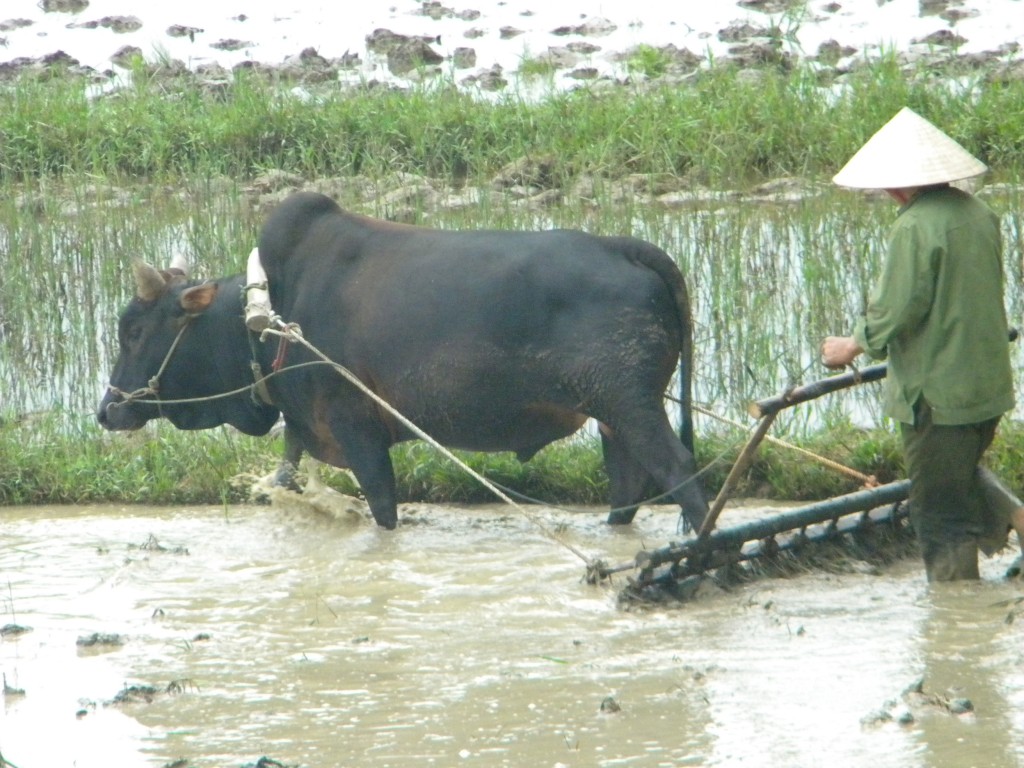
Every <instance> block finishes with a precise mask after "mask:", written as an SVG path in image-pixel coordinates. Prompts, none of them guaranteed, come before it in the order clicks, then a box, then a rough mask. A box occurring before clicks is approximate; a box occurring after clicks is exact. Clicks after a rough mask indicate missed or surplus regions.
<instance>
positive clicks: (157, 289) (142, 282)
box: [132, 259, 167, 301]
mask: <svg viewBox="0 0 1024 768" xmlns="http://www.w3.org/2000/svg"><path fill="white" fill-rule="evenodd" d="M132 272H133V273H134V274H135V286H136V289H137V292H138V296H139V298H140V299H142V300H143V301H153V300H154V299H156V298H158V297H159V296H160V294H162V293H163V292H164V290H165V289H166V288H167V281H166V280H165V279H164V276H163V275H162V274H160V270H158V269H157V268H156V267H154V266H152V265H150V264H147V263H146V262H144V261H142V260H140V259H136V260H135V261H133V262H132Z"/></svg>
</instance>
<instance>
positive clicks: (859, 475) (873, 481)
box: [666, 395, 878, 488]
mask: <svg viewBox="0 0 1024 768" xmlns="http://www.w3.org/2000/svg"><path fill="white" fill-rule="evenodd" d="M666 397H668V398H669V399H670V400H673V401H675V402H679V401H678V400H677V399H676V398H674V397H671V396H670V395H666ZM691 407H692V408H693V410H695V411H697V412H698V413H701V414H703V415H705V416H710V417H711V418H713V419H717V420H718V421H720V422H722V423H723V424H729V425H730V426H733V427H736V428H737V429H742V430H744V431H749V430H750V428H749V427H747V426H745V425H743V424H740V422H738V421H734V420H733V419H730V418H728V417H727V416H721V415H719V414H717V413H714V412H712V411H709V410H707V409H706V408H702V407H701V406H699V405H696V404H694V405H693V406H691ZM763 439H764V440H765V441H766V442H769V443H772V444H773V445H778V446H780V447H782V448H788V449H789V450H791V451H796V452H797V453H799V454H800V455H801V456H806V457H807V458H809V459H811V460H812V461H816V462H818V463H819V464H821V465H823V466H825V467H828V468H829V469H834V470H835V471H836V472H839V473H841V474H844V475H846V476H848V477H852V478H853V479H854V480H859V481H860V482H861V483H863V485H864V487H865V488H877V487H878V478H877V477H875V476H874V475H865V474H864V473H863V472H858V471H857V470H856V469H854V468H853V467H847V466H845V465H844V464H840V463H839V462H837V461H833V460H832V459H830V458H827V457H825V456H822V455H820V454H817V453H814V452H813V451H809V450H807V449H806V448H801V447H800V446H799V445H793V443H788V442H786V441H785V440H780V439H779V438H777V437H772V436H771V435H765V436H764V438H763Z"/></svg>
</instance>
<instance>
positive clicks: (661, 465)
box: [609, 403, 708, 529]
mask: <svg viewBox="0 0 1024 768" xmlns="http://www.w3.org/2000/svg"><path fill="white" fill-rule="evenodd" d="M660 407H661V406H660V403H659V404H658V407H657V411H655V410H653V409H652V412H651V413H650V414H648V415H646V416H640V417H638V418H633V419H627V420H624V423H625V424H626V426H623V427H621V428H620V429H617V430H615V431H614V432H613V433H612V434H611V436H610V438H609V439H610V440H611V441H614V442H620V443H621V446H622V450H625V451H627V452H628V453H629V455H630V456H631V457H632V460H633V461H634V462H635V463H636V464H638V465H639V466H640V467H642V468H643V469H644V470H645V471H646V472H647V474H649V475H650V476H651V477H653V478H654V481H655V482H656V483H657V484H658V487H659V488H661V490H662V491H664V492H670V493H671V497H672V500H673V501H675V502H676V503H677V504H679V506H680V507H681V508H682V512H683V518H684V520H685V521H686V523H687V524H688V525H689V526H691V527H692V528H694V529H699V528H700V526H701V524H702V523H703V522H704V518H705V517H706V516H707V512H708V502H707V499H706V498H705V497H704V490H703V488H702V487H701V483H700V481H699V479H697V477H696V475H697V462H696V460H695V459H694V457H693V454H692V453H690V452H689V451H688V450H687V449H686V447H685V446H684V445H683V444H682V442H681V441H680V439H679V435H677V434H676V433H675V432H674V431H673V429H672V425H671V424H669V421H668V419H667V418H665V417H663V416H662V415H661V413H660ZM616 450H618V449H616ZM631 517H632V516H631ZM609 522H613V521H612V520H611V519H610V518H609ZM623 522H628V521H625V520H624V521H623Z"/></svg>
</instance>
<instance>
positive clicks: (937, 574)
mask: <svg viewBox="0 0 1024 768" xmlns="http://www.w3.org/2000/svg"><path fill="white" fill-rule="evenodd" d="M923 550H924V551H923V554H924V567H925V573H926V574H927V576H928V581H964V580H977V579H980V578H981V574H980V573H979V572H978V545H977V543H976V542H973V541H961V542H958V543H955V544H933V545H925V546H924V547H923Z"/></svg>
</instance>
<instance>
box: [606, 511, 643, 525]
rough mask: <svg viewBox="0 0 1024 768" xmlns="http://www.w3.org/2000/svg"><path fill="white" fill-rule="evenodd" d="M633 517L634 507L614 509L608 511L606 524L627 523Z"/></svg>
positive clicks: (634, 514) (630, 521) (634, 513)
mask: <svg viewBox="0 0 1024 768" xmlns="http://www.w3.org/2000/svg"><path fill="white" fill-rule="evenodd" d="M634 517H636V510H635V509H616V510H614V511H612V512H609V513H608V525H629V524H630V523H632V522H633V518H634Z"/></svg>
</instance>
